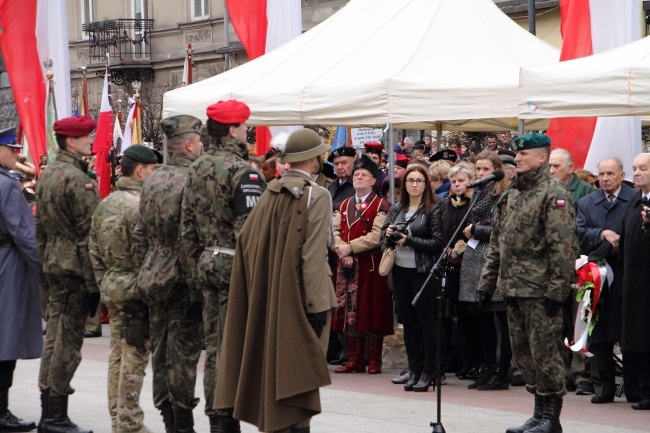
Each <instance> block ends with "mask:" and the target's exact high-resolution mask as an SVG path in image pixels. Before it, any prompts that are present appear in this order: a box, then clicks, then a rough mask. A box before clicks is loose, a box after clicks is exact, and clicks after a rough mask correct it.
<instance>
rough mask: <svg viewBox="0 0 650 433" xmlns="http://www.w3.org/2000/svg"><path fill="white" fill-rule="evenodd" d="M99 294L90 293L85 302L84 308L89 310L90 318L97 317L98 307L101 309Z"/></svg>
mask: <svg viewBox="0 0 650 433" xmlns="http://www.w3.org/2000/svg"><path fill="white" fill-rule="evenodd" d="M99 299H100V294H99V292H96V293H88V296H87V297H86V302H84V308H85V309H87V310H88V317H95V314H97V307H99Z"/></svg>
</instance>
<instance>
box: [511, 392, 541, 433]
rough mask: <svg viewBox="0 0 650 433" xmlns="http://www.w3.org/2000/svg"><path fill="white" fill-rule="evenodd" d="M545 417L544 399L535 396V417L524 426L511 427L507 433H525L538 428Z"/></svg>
mask: <svg viewBox="0 0 650 433" xmlns="http://www.w3.org/2000/svg"><path fill="white" fill-rule="evenodd" d="M543 415H544V397H542V396H541V395H537V394H535V409H533V417H532V418H529V419H528V420H527V421H526V422H525V423H524V425H522V426H519V427H510V428H509V429H508V430H506V433H524V432H527V431H528V430H530V429H531V428H535V427H537V426H538V425H539V424H540V423H541V422H542V416H543Z"/></svg>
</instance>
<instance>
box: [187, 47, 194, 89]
mask: <svg viewBox="0 0 650 433" xmlns="http://www.w3.org/2000/svg"><path fill="white" fill-rule="evenodd" d="M192 51H193V50H192V43H191V42H188V44H187V83H186V84H188V85H189V84H192Z"/></svg>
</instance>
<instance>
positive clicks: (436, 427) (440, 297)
mask: <svg viewBox="0 0 650 433" xmlns="http://www.w3.org/2000/svg"><path fill="white" fill-rule="evenodd" d="M482 186H485V184H483V185H481V187H482ZM479 191H481V188H479ZM479 195H480V194H478V191H477V193H476V194H474V196H473V197H472V201H471V202H470V203H469V207H468V208H467V212H466V213H465V216H463V219H462V220H461V222H460V223H459V224H458V227H456V231H455V232H454V234H453V236H452V237H451V239H449V242H448V243H447V245H446V246H445V249H444V250H443V253H442V254H440V257H438V260H437V261H436V263H435V264H434V265H433V267H432V268H431V271H430V272H429V276H428V277H427V279H426V281H425V282H424V284H422V287H421V288H420V291H419V292H418V293H417V294H416V295H415V297H414V298H413V302H412V303H411V305H413V306H415V304H417V302H418V299H420V295H422V292H424V290H425V288H426V287H427V284H429V281H431V278H432V277H434V278H435V281H436V287H437V295H436V302H437V304H438V312H437V314H438V316H437V317H436V328H437V329H436V393H437V396H436V399H437V404H436V406H437V407H436V411H437V416H436V422H431V424H430V426H431V427H433V433H445V428H444V427H443V426H442V421H441V403H442V401H441V400H442V398H441V397H442V393H441V391H440V378H441V376H442V374H441V373H442V372H441V371H440V332H441V331H440V329H441V327H442V315H443V314H444V312H445V306H444V300H445V288H444V287H443V285H442V284H440V283H441V281H442V278H443V273H444V270H445V269H446V268H447V264H448V263H449V255H448V253H447V251H449V249H450V247H451V246H452V245H454V243H455V242H456V239H457V238H458V234H459V233H460V231H461V230H462V229H463V227H465V221H467V218H468V217H469V214H470V213H471V212H472V208H473V207H474V205H475V204H476V200H477V199H478V196H479Z"/></svg>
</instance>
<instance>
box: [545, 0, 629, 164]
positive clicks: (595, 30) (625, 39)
mask: <svg viewBox="0 0 650 433" xmlns="http://www.w3.org/2000/svg"><path fill="white" fill-rule="evenodd" d="M560 10H561V12H562V24H561V31H562V52H561V55H560V60H561V61H564V60H571V59H577V58H580V57H585V56H590V55H592V54H597V53H600V52H603V51H607V50H610V49H612V48H616V47H618V46H621V45H625V44H627V43H630V42H632V41H635V40H637V39H639V36H640V28H639V23H640V20H641V17H640V6H639V2H638V1H636V0H619V1H611V0H561V1H560ZM546 133H547V134H548V135H549V137H551V142H552V146H553V148H554V149H555V148H562V149H567V150H569V151H570V152H571V153H572V155H573V159H574V162H575V166H576V168H582V167H584V168H586V169H588V170H590V171H592V172H594V173H596V172H597V165H598V162H600V161H601V160H603V159H605V158H608V157H614V156H615V157H619V158H620V159H621V160H622V161H623V163H624V164H625V168H626V174H627V175H628V176H630V175H631V174H632V173H631V166H632V160H633V159H634V157H635V156H636V155H637V154H638V153H639V152H641V119H640V118H639V117H581V118H562V119H553V120H551V124H550V125H549V128H548V130H547V132H546Z"/></svg>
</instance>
